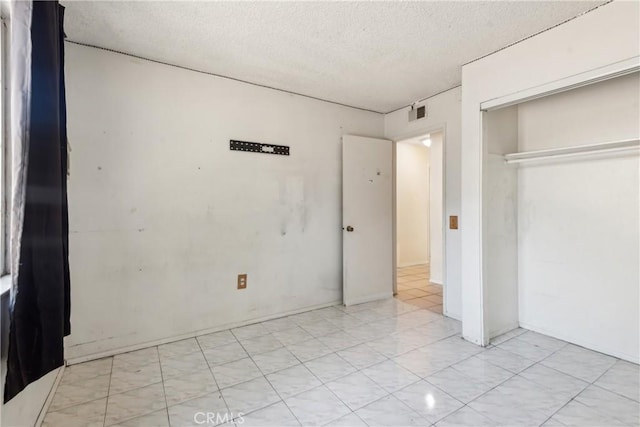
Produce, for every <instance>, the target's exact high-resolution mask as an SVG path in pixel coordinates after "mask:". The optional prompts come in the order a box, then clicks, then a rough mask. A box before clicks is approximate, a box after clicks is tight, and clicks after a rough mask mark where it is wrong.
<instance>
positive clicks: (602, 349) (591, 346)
mask: <svg viewBox="0 0 640 427" xmlns="http://www.w3.org/2000/svg"><path fill="white" fill-rule="evenodd" d="M520 327H521V328H524V329H528V330H530V331H533V332H538V333H540V334H543V335H548V336H550V337H552V338H557V339H559V340H562V341H566V342H568V343H571V344H575V345H577V346H580V347H584V348H586V349H588V350H593V351H597V352H599V353H603V354H606V355H609V356H613V357H617V358H620V359H623V360H626V361H628V362H632V363H635V364H640V357H639V356H638V355H632V354H627V353H624V352H621V351H619V350H617V349H615V348H609V347H607V346H603V345H601V344H599V343H594V342H590V341H585V340H582V339H579V338H576V337H574V336H573V335H566V334H561V333H560V334H559V333H556V332H553V331H549V330H548V329H545V328H540V327H538V326H536V325H533V324H531V323H526V322H520Z"/></svg>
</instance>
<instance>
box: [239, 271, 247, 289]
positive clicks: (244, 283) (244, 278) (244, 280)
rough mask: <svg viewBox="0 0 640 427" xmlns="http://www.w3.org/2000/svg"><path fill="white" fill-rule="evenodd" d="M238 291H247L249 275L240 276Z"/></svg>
mask: <svg viewBox="0 0 640 427" xmlns="http://www.w3.org/2000/svg"><path fill="white" fill-rule="evenodd" d="M238 289H247V275H246V274H238Z"/></svg>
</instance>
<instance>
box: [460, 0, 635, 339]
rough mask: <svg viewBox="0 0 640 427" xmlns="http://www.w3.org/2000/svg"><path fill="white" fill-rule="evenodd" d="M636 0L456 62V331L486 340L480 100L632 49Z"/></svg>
mask: <svg viewBox="0 0 640 427" xmlns="http://www.w3.org/2000/svg"><path fill="white" fill-rule="evenodd" d="M639 13H640V4H639V3H637V2H623V1H616V2H612V3H609V4H606V5H604V6H601V7H599V8H598V9H595V10H593V11H591V12H589V13H587V14H585V15H582V16H580V17H578V18H576V19H574V20H571V21H569V22H567V23H565V24H562V25H560V26H558V27H555V28H553V29H551V30H548V31H545V32H543V33H541V34H538V35H536V36H534V37H531V38H529V39H526V40H524V41H522V42H520V43H518V44H516V45H513V46H511V47H509V48H506V49H503V50H501V51H499V52H496V53H494V54H493V55H490V56H487V57H485V58H483V59H480V60H478V61H475V62H472V63H470V64H468V65H466V66H464V67H463V68H462V84H463V87H464V91H463V95H462V98H463V99H462V117H463V123H462V141H463V144H462V194H463V198H462V206H461V208H462V222H461V224H462V229H463V236H462V284H463V292H462V295H463V316H462V317H463V335H464V337H465V338H467V339H468V340H470V341H472V342H476V343H479V344H486V343H487V341H488V338H489V334H488V331H487V330H486V328H485V317H486V314H485V312H484V301H485V295H484V290H485V286H484V285H483V281H482V275H481V271H482V268H481V266H482V258H483V253H482V250H481V246H482V214H481V206H482V187H481V185H480V183H481V182H482V179H481V178H482V161H483V147H482V143H481V141H482V138H481V135H482V123H481V110H480V104H481V103H483V102H485V101H489V100H492V99H496V98H499V97H503V96H506V95H509V94H516V93H518V92H520V91H524V90H527V89H531V88H534V87H538V86H540V85H544V84H548V83H551V82H554V81H557V80H560V79H563V78H568V77H569V76H575V75H578V74H580V73H585V72H588V71H592V70H596V69H598V68H601V67H605V66H608V65H610V64H613V63H616V62H619V61H623V60H627V59H629V58H633V57H637V56H638V51H639V49H640V29H639V28H638V19H637V17H638V14H639Z"/></svg>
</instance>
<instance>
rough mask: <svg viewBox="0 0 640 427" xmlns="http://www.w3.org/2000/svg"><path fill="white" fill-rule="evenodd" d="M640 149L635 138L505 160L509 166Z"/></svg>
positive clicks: (525, 153) (528, 153) (507, 156)
mask: <svg viewBox="0 0 640 427" xmlns="http://www.w3.org/2000/svg"><path fill="white" fill-rule="evenodd" d="M639 149H640V138H634V139H623V140H620V141H610V142H601V143H598V144H588V145H579V146H575V147H563V148H550V149H547V150H536V151H523V152H521V153H511V154H505V156H504V159H505V162H506V163H507V164H517V163H525V162H533V161H539V160H554V159H563V158H569V157H578V156H591V155H599V154H620V153H634V152H638V151H639Z"/></svg>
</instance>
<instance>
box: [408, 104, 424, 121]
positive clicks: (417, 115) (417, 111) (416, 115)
mask: <svg viewBox="0 0 640 427" xmlns="http://www.w3.org/2000/svg"><path fill="white" fill-rule="evenodd" d="M425 117H427V106H426V105H420V106H418V107H416V106H415V105H413V106H411V110H409V121H410V122H412V121H414V120H419V119H424V118H425Z"/></svg>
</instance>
